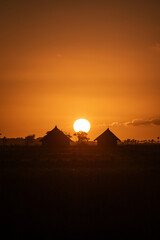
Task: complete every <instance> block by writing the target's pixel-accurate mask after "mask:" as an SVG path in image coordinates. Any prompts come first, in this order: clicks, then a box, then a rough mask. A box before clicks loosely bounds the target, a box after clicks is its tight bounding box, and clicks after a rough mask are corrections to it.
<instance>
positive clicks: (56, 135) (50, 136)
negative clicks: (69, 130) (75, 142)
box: [41, 126, 72, 142]
mask: <svg viewBox="0 0 160 240" xmlns="http://www.w3.org/2000/svg"><path fill="white" fill-rule="evenodd" d="M53 140H54V141H61V142H64V141H65V142H67V141H68V142H70V141H72V140H71V139H70V138H69V137H68V136H66V135H65V134H64V133H63V132H62V131H61V130H59V129H58V128H57V126H55V128H54V129H52V130H51V131H48V132H47V133H46V135H45V136H44V137H43V138H42V139H41V142H49V141H53Z"/></svg>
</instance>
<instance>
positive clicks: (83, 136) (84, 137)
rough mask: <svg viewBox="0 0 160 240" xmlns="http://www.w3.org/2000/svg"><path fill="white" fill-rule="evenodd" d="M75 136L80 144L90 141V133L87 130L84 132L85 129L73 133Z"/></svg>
mask: <svg viewBox="0 0 160 240" xmlns="http://www.w3.org/2000/svg"><path fill="white" fill-rule="evenodd" d="M73 135H74V136H76V137H77V142H78V143H79V144H85V143H87V142H88V141H89V139H90V138H89V137H88V133H87V132H83V131H79V132H76V133H74V134H73Z"/></svg>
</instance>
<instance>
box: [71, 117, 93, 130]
mask: <svg viewBox="0 0 160 240" xmlns="http://www.w3.org/2000/svg"><path fill="white" fill-rule="evenodd" d="M73 128H74V130H75V132H80V131H82V132H86V133H87V132H89V130H90V128H91V124H90V122H89V121H88V120H86V119H83V118H81V119H78V120H76V121H75V122H74V124H73Z"/></svg>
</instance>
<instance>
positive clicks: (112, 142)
mask: <svg viewBox="0 0 160 240" xmlns="http://www.w3.org/2000/svg"><path fill="white" fill-rule="evenodd" d="M94 141H97V145H98V146H100V147H115V146H116V145H117V143H118V141H119V142H120V141H121V140H120V139H119V138H117V137H116V136H115V135H114V134H113V133H112V132H111V131H110V130H109V128H107V130H106V131H105V132H103V133H102V134H101V135H99V136H98V137H97V138H96V139H94Z"/></svg>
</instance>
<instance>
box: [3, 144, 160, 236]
mask: <svg viewBox="0 0 160 240" xmlns="http://www.w3.org/2000/svg"><path fill="white" fill-rule="evenodd" d="M0 159H1V160H0V171H1V172H0V228H1V230H0V238H1V239H7V236H9V235H10V236H11V237H12V239H13V238H16V239H17V238H20V239H24V238H27V239H29V238H31V237H32V238H33V237H34V238H38V237H41V239H54V238H55V239H59V238H60V237H61V236H64V237H66V236H68V235H69V236H70V238H71V237H73V238H75V239H77V238H81V237H82V236H89V238H88V239H92V237H93V236H98V239H103V238H105V239H106V238H107V237H109V236H113V237H114V236H116V237H120V236H124V237H127V238H132V237H133V236H137V237H139V236H145V237H146V236H151V237H155V236H157V237H158V236H160V145H149V146H145V145H144V146H143V145H142V146H140V145H137V146H118V148H117V149H116V150H114V151H111V152H110V151H105V150H101V149H98V148H97V147H88V148H76V147H72V148H70V149H68V150H67V149H66V150H63V151H61V150H57V151H56V152H46V151H44V150H43V149H41V148H40V147H32V148H31V147H30V148H29V147H28V148H26V147H17V148H15V147H6V148H1V149H0ZM2 236H3V238H2Z"/></svg>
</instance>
